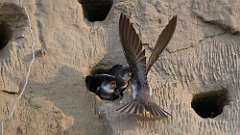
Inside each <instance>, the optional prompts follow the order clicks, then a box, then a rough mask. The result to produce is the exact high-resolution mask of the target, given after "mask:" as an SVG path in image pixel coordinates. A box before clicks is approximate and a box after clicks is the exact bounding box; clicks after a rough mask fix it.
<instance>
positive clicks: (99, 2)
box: [79, 0, 113, 22]
mask: <svg viewBox="0 0 240 135" xmlns="http://www.w3.org/2000/svg"><path fill="white" fill-rule="evenodd" d="M79 3H81V4H82V7H83V14H84V16H85V18H87V20H88V21H90V22H95V21H104V20H105V18H106V17H107V15H108V13H109V11H110V9H111V8H112V5H113V0H79Z"/></svg>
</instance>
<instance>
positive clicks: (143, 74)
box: [116, 14, 177, 118]
mask: <svg viewBox="0 0 240 135" xmlns="http://www.w3.org/2000/svg"><path fill="white" fill-rule="evenodd" d="M176 24H177V16H174V17H173V18H172V19H171V20H170V21H169V23H168V25H167V26H166V27H165V28H164V30H163V31H162V33H161V34H160V36H159V38H158V40H157V43H156V45H155V47H154V51H153V52H152V54H151V56H150V57H149V60H148V64H147V63H146V56H145V50H144V49H143V47H142V46H143V44H142V42H141V40H140V39H139V36H138V35H137V33H136V31H135V30H134V28H133V25H132V24H131V23H130V21H129V19H128V18H127V17H126V16H125V15H124V14H121V16H120V21H119V33H120V40H121V44H122V47H123V51H124V55H125V57H126V59H127V62H128V65H129V70H130V71H131V73H132V75H131V80H130V81H129V82H130V85H131V89H132V97H133V100H131V101H130V102H128V103H127V104H125V105H123V106H121V107H119V108H118V109H116V111H117V112H120V113H129V114H140V115H144V116H145V114H149V115H150V116H153V117H157V118H164V117H168V116H169V115H170V114H169V113H168V112H167V111H165V110H164V109H162V108H161V107H160V106H159V105H157V104H156V103H154V102H153V101H152V98H151V96H150V95H149V93H150V88H149V84H148V81H147V74H148V72H149V70H150V69H151V67H152V66H153V64H154V63H155V62H156V60H157V59H158V57H159V55H160V54H161V52H162V51H163V49H164V48H165V47H166V46H167V44H168V43H169V41H170V39H171V38H172V36H173V33H174V31H175V29H176Z"/></svg>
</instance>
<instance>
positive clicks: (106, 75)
mask: <svg viewBox="0 0 240 135" xmlns="http://www.w3.org/2000/svg"><path fill="white" fill-rule="evenodd" d="M130 75H131V73H130V71H129V68H128V67H125V66H122V65H120V64H117V65H115V66H113V67H112V68H111V69H107V70H101V71H98V72H96V73H94V74H93V75H90V76H87V77H86V80H85V82H86V85H87V88H88V89H89V90H90V91H91V92H93V93H95V94H96V95H98V96H99V97H100V98H101V99H103V100H116V99H118V98H121V97H122V96H123V92H124V90H125V89H126V88H127V86H128V81H129V80H130ZM113 82H114V83H115V84H114V86H112V87H110V86H111V83H113Z"/></svg>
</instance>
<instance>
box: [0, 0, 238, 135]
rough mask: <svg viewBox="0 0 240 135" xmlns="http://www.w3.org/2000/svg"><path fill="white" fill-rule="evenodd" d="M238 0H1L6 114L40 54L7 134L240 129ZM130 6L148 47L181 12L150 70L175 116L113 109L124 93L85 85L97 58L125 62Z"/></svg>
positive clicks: (157, 94)
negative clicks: (108, 94) (106, 95)
mask: <svg viewBox="0 0 240 135" xmlns="http://www.w3.org/2000/svg"><path fill="white" fill-rule="evenodd" d="M98 1H99V0H98ZM239 5H240V2H239V1H238V0H228V1H224V0H181V1H180V0H162V1H160V0H113V1H111V0H102V3H101V4H96V0H89V1H85V0H81V1H78V0H69V1H66V0H57V1H56V0H21V1H19V0H1V1H0V38H1V39H0V48H1V50H0V63H1V65H0V68H1V78H0V88H1V89H0V119H4V118H6V117H7V116H8V114H9V112H11V109H12V106H13V103H14V101H15V100H16V99H17V96H18V95H19V93H20V92H21V90H22V87H23V84H24V81H25V76H26V74H27V70H28V67H29V64H30V62H31V60H32V49H31V47H32V45H35V47H34V53H35V54H36V59H35V62H34V64H33V66H32V68H31V69H32V70H31V75H30V78H29V84H28V85H27V88H26V92H25V93H24V96H23V98H22V99H21V100H20V102H19V104H18V106H17V109H16V111H15V113H14V115H13V118H12V119H10V120H7V121H5V122H4V134H6V135H33V134H36V135H61V134H64V135H101V134H104V135H105V134H124V135H133V134H134V135H135V134H139V135H146V134H148V135H159V134H169V135H173V134H177V135H179V134H182V135H187V134H189V135H190V134H191V135H192V134H196V135H198V134H199V135H205V134H216V135H219V134H223V135H225V134H237V133H239V132H240V128H239V127H240V122H239V112H240V103H239V98H240V97H239V96H240V93H239V89H240V87H239V86H240V85H239V84H240V82H239V80H240V79H239V75H240V74H239V62H240V61H239V56H240V53H239V52H240V47H239V44H240V38H239V34H238V33H239V31H240V25H239V14H240V10H239V7H240V6H239ZM94 7H99V8H100V9H101V10H97V9H96V8H94ZM24 8H26V10H24ZM122 12H123V13H125V14H127V15H128V16H129V17H130V20H131V22H133V24H134V28H135V29H136V31H137V32H138V33H139V35H140V38H141V40H142V41H143V43H145V46H144V47H145V48H146V50H147V54H149V53H150V52H151V48H152V47H153V46H154V45H155V42H156V40H157V38H158V35H159V34H160V32H161V30H162V29H163V28H164V27H165V25H166V24H167V23H168V21H169V20H170V19H171V17H172V16H173V15H178V24H177V29H176V32H175V34H174V36H173V39H172V40H171V42H170V43H169V45H168V47H167V48H166V49H165V50H164V51H163V53H162V54H161V56H160V58H159V60H158V61H157V63H156V64H155V65H154V67H153V68H152V70H151V71H150V73H149V75H148V77H149V78H148V79H149V83H150V85H151V87H152V89H153V93H154V95H153V98H154V99H155V102H156V103H157V104H159V105H160V106H162V107H163V108H164V109H165V110H167V111H168V112H170V113H171V114H172V117H171V118H169V119H165V120H160V121H151V120H147V121H146V120H142V119H139V118H136V117H134V116H127V115H120V114H118V113H116V112H114V108H116V107H117V106H118V105H119V101H116V102H103V101H100V100H99V99H97V98H96V97H95V96H94V95H93V94H91V93H90V92H88V90H87V89H86V87H85V83H84V79H85V76H86V75H88V74H89V73H90V71H91V70H92V69H93V68H94V67H95V66H96V65H98V66H97V68H107V67H111V66H112V65H114V64H117V63H120V64H126V60H125V58H124V55H123V52H122V49H121V44H120V40H119V34H118V20H119V15H120V13H122ZM28 15H29V17H30V24H31V26H32V31H33V33H32V34H33V37H32V36H31V33H30V30H29V25H30V24H29V20H28ZM125 95H126V96H125V97H124V99H123V100H122V101H121V102H127V101H128V100H129V98H130V92H127V93H126V94H125ZM206 108H207V109H206ZM209 108H210V109H209Z"/></svg>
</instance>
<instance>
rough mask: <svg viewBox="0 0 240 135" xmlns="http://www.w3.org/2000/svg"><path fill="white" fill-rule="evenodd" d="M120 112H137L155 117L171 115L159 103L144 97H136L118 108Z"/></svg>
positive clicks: (137, 113)
mask: <svg viewBox="0 0 240 135" xmlns="http://www.w3.org/2000/svg"><path fill="white" fill-rule="evenodd" d="M116 111H117V112H120V113H128V114H136V115H140V116H144V117H145V116H148V117H153V118H167V117H168V116H171V114H169V113H168V112H166V111H165V110H163V109H162V108H161V107H159V106H158V105H157V104H155V103H153V102H149V101H145V100H144V99H135V100H132V101H130V102H128V103H127V104H125V105H123V106H121V107H119V108H118V109H116Z"/></svg>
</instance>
